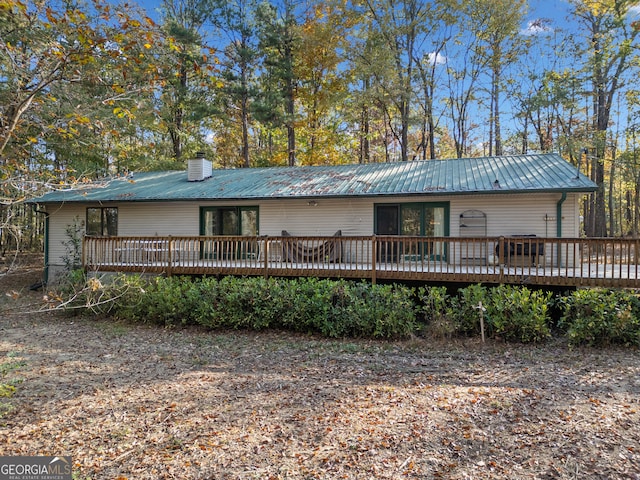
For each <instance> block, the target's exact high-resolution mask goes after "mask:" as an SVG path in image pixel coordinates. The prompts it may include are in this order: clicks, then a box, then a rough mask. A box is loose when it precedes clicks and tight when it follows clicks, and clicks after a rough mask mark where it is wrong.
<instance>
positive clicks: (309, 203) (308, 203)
mask: <svg viewBox="0 0 640 480" xmlns="http://www.w3.org/2000/svg"><path fill="white" fill-rule="evenodd" d="M307 205H309V206H310V207H317V206H318V202H316V201H315V200H309V201H308V202H307Z"/></svg>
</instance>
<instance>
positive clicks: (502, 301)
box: [65, 275, 640, 346]
mask: <svg viewBox="0 0 640 480" xmlns="http://www.w3.org/2000/svg"><path fill="white" fill-rule="evenodd" d="M73 292H74V293H73V295H74V299H73V301H66V302H65V303H66V306H67V307H68V308H80V309H84V310H86V309H90V310H91V311H93V312H94V313H108V314H110V315H114V316H115V317H117V318H120V319H126V320H133V321H140V322H148V323H155V324H161V325H168V326H173V325H203V326H206V327H209V328H216V329H218V328H235V329H255V330H262V329H286V330H291V331H297V332H308V333H319V334H322V335H325V336H328V337H368V338H406V337H409V336H411V335H414V334H416V333H417V334H422V335H427V336H430V337H435V338H451V337H454V336H467V337H468V336H477V335H480V332H481V328H484V334H485V336H486V337H487V338H499V339H503V340H505V341H515V342H523V343H528V342H541V341H544V340H546V339H548V338H550V337H551V336H552V334H553V333H557V334H562V335H566V336H567V338H568V340H569V342H570V343H571V344H572V345H591V346H600V345H611V344H620V345H627V346H632V345H633V346H640V300H639V299H638V297H637V295H636V294H635V293H634V292H631V291H628V290H604V289H585V290H576V291H575V292H571V293H569V294H566V295H562V296H558V297H553V296H552V294H551V293H550V292H543V291H541V290H532V289H529V288H527V287H522V286H509V285H500V286H498V287H494V288H488V287H486V286H483V285H480V284H477V285H470V286H468V287H466V288H462V289H460V290H458V292H457V293H456V294H454V295H451V294H449V293H448V291H447V289H446V288H445V287H420V288H417V289H416V288H411V287H408V286H403V285H371V284H369V283H366V282H353V281H347V280H328V279H317V278H300V279H279V278H268V279H265V278H262V277H252V278H240V277H224V278H222V279H216V278H203V279H190V278H186V277H170V278H162V277H156V278H151V279H143V278H142V277H138V276H125V275H122V276H117V277H116V278H114V279H112V280H111V281H109V282H108V283H101V282H100V281H99V280H97V279H95V278H93V279H88V280H87V282H86V283H85V285H84V288H82V289H78V288H75V289H73ZM554 308H555V311H557V312H558V315H557V317H558V318H557V319H555V320H554V319H553V318H552V315H551V311H552V309H554Z"/></svg>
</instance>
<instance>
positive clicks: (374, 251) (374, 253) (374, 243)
mask: <svg viewBox="0 0 640 480" xmlns="http://www.w3.org/2000/svg"><path fill="white" fill-rule="evenodd" d="M377 243H378V242H377V241H376V236H375V235H374V236H373V237H371V284H372V285H375V284H376V258H377V256H378V248H377Z"/></svg>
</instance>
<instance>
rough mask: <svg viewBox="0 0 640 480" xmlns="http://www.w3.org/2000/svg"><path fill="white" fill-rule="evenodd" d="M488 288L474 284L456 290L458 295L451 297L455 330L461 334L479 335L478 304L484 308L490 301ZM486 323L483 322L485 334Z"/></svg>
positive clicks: (486, 332)
mask: <svg viewBox="0 0 640 480" xmlns="http://www.w3.org/2000/svg"><path fill="white" fill-rule="evenodd" d="M490 298H491V296H490V290H489V289H487V287H485V286H483V285H480V284H475V285H469V286H468V287H465V288H461V289H460V290H458V295H457V296H456V297H453V298H452V299H451V316H452V319H453V322H454V325H455V332H456V334H458V335H463V336H477V335H480V313H481V312H480V306H482V307H483V308H486V307H487V305H488V304H489V303H490ZM487 327H488V325H487V324H486V322H485V334H487V335H489V332H488V331H486V329H487Z"/></svg>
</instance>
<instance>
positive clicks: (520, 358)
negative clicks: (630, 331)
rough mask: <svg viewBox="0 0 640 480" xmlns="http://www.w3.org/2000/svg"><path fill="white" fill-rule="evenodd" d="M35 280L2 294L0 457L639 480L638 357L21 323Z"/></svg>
mask: <svg viewBox="0 0 640 480" xmlns="http://www.w3.org/2000/svg"><path fill="white" fill-rule="evenodd" d="M30 275H32V274H30ZM28 278H30V277H29V275H26V276H22V277H21V276H20V275H14V276H13V277H11V276H5V277H3V278H1V279H0V288H2V290H3V291H6V292H8V291H11V292H13V293H12V295H11V296H10V297H7V299H6V300H3V301H2V303H0V311H4V312H5V314H0V362H6V361H9V360H10V361H11V362H14V363H15V362H20V363H19V365H20V367H19V368H18V369H17V370H14V371H12V375H13V376H14V377H16V379H17V380H18V381H17V382H14V384H15V385H16V389H15V392H14V394H13V395H12V396H11V398H0V402H1V403H8V404H9V406H10V407H11V408H6V409H2V408H0V412H7V413H4V414H2V416H0V452H2V454H3V455H71V456H72V457H73V461H74V471H75V472H76V477H77V478H79V479H93V480H95V479H120V480H124V479H136V480H137V479H230V480H231V479H398V478H408V479H465V478H468V479H555V478H567V479H568V478H580V479H602V478H607V479H618V478H619V479H639V478H640V473H639V472H640V353H639V352H638V351H637V350H634V349H618V348H610V349H601V350H599V349H569V348H568V347H567V346H566V345H565V344H564V343H562V342H560V341H557V340H556V341H552V342H549V343H547V344H545V345H542V346H531V345H514V344H504V343H496V342H490V343H486V344H482V343H480V342H479V341H478V340H477V339H469V340H460V341H447V342H437V341H433V340H429V339H412V340H409V341H403V342H378V341H375V342H374V341H365V340H353V339H351V340H327V339H322V338H319V337H309V336H303V335H294V334H290V333H286V332H260V333H256V332H241V331H223V332H211V331H206V330H203V329H199V328H187V329H173V330H170V329H163V328H160V327H155V326H145V325H134V324H127V323H119V322H114V321H113V320H110V319H86V318H81V317H64V316H60V315H54V314H47V313H41V314H20V313H19V311H16V309H15V305H16V302H18V303H20V302H23V304H24V305H27V304H31V303H34V302H37V296H38V295H42V293H40V294H38V293H34V292H29V291H28V290H27V289H25V288H22V287H23V286H24V285H27V284H28ZM16 299H17V300H16ZM0 364H1V363H0Z"/></svg>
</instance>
